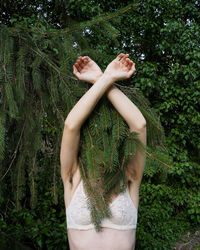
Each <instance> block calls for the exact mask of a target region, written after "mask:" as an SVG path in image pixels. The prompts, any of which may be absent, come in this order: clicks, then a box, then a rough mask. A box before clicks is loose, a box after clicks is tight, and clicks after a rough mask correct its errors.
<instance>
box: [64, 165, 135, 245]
mask: <svg viewBox="0 0 200 250" xmlns="http://www.w3.org/2000/svg"><path fill="white" fill-rule="evenodd" d="M127 178H128V176H127ZM128 180H129V178H128ZM80 182H81V175H80V170H79V168H77V170H76V172H75V174H74V176H73V181H72V184H71V183H70V182H66V183H65V185H64V201H65V208H68V207H69V205H70V202H71V200H72V197H73V195H74V193H75V191H76V189H77V187H78V186H79V184H80ZM128 191H129V194H130V197H131V200H132V202H133V204H134V206H135V207H136V208H137V209H138V201H139V195H138V194H139V187H138V185H137V184H136V183H135V182H133V181H131V182H129V185H128ZM116 198H117V195H115V196H113V197H112V201H114V200H115V199H116ZM135 234H136V229H131V230H116V229H112V228H106V227H104V228H103V231H102V232H99V233H96V231H95V229H90V230H77V229H71V228H69V229H68V239H69V245H70V249H71V250H86V249H87V250H90V249H91V250H94V249H95V250H97V249H104V250H107V249H108V250H117V249H120V250H132V249H134V245H135ZM102 247H103V248H102Z"/></svg>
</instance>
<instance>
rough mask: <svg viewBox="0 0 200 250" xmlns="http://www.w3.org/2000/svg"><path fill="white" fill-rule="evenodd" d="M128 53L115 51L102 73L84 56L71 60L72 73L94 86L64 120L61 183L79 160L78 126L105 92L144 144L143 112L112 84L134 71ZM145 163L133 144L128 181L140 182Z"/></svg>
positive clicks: (67, 178)
mask: <svg viewBox="0 0 200 250" xmlns="http://www.w3.org/2000/svg"><path fill="white" fill-rule="evenodd" d="M128 56H129V55H128V54H120V55H118V56H117V57H116V58H115V59H114V60H113V61H112V62H111V63H110V64H109V65H108V66H107V68H106V70H105V72H104V73H102V71H101V69H100V68H99V66H98V65H97V64H96V63H95V62H94V61H93V60H91V59H90V58H89V57H87V56H85V57H79V58H78V60H77V61H76V63H75V64H74V66H73V69H74V74H75V75H76V76H77V78H78V79H79V80H83V81H87V82H90V83H91V84H93V86H92V87H91V88H90V89H89V90H88V91H87V92H86V93H85V94H84V95H83V96H82V97H81V98H80V100H79V101H78V102H77V103H76V105H75V106H74V107H73V108H72V110H71V111H70V112H69V114H68V116H67V118H66V120H65V124H64V130H63V136H62V142H61V151H60V162H61V177H62V180H63V183H64V184H65V182H66V181H69V170H70V169H71V168H72V167H73V166H77V164H78V159H77V155H78V148H79V141H80V128H81V126H82V125H83V123H84V122H85V120H86V119H87V117H88V116H89V114H90V113H91V112H92V110H93V109H94V107H95V106H96V104H97V103H98V101H99V99H100V98H101V97H102V96H103V95H104V94H106V96H107V97H108V99H109V100H110V101H111V103H112V104H113V106H114V107H115V109H116V110H117V111H118V112H119V114H120V115H121V116H122V117H123V118H124V120H125V121H126V122H127V124H128V126H129V128H130V130H131V131H136V132H138V133H139V135H140V140H141V141H142V142H143V143H144V144H145V145H146V121H145V119H144V117H143V115H142V113H141V112H140V110H139V109H138V108H137V107H136V105H135V104H134V103H132V102H131V100H130V99H129V98H128V97H127V96H126V95H125V94H124V93H123V92H121V91H120V90H119V89H118V88H117V87H115V86H113V83H114V82H116V81H119V80H124V79H128V78H129V77H131V75H132V74H133V73H134V72H135V64H134V63H133V62H132V61H131V60H130V59H129V58H128ZM144 163H145V156H144V155H143V154H142V153H140V151H139V150H137V148H136V154H135V156H134V158H133V159H132V160H131V162H130V164H129V166H128V167H130V168H135V169H136V171H137V174H136V176H137V178H136V180H130V181H136V182H137V183H138V184H139V185H140V182H141V179H142V175H143V169H144Z"/></svg>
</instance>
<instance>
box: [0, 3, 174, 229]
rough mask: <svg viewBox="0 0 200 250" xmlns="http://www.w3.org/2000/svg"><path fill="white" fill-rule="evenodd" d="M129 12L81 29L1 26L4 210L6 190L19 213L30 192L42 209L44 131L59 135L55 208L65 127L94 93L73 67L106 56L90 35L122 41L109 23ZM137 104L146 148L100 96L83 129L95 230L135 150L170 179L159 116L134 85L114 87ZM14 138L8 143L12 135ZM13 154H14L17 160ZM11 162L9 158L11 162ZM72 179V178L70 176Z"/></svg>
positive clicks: (82, 158)
mask: <svg viewBox="0 0 200 250" xmlns="http://www.w3.org/2000/svg"><path fill="white" fill-rule="evenodd" d="M133 7H134V6H133V5H129V6H126V8H123V9H120V10H119V11H117V12H115V13H114V14H109V15H101V16H97V17H96V18H94V19H93V20H92V21H87V22H82V23H76V24H74V25H72V26H68V27H66V28H64V29H60V30H57V29H54V28H53V27H52V26H51V25H48V24H47V23H46V22H45V21H44V22H40V23H38V24H36V25H32V20H30V22H29V21H27V19H26V20H24V22H21V24H19V23H17V24H16V25H14V26H13V27H10V28H8V27H7V26H4V25H1V31H0V62H1V67H0V84H1V85H0V86H1V97H0V100H1V106H0V114H1V116H0V125H1V127H0V162H1V170H0V171H1V181H2V182H1V190H0V191H1V195H0V197H1V204H4V203H5V198H4V197H5V195H4V194H5V193H6V189H7V188H8V185H5V183H9V185H10V187H11V188H12V193H13V194H15V197H14V199H15V203H16V206H17V209H19V210H20V209H21V208H22V203H23V201H24V200H25V198H26V195H27V186H28V187H29V192H30V200H29V203H30V206H31V208H34V207H35V205H36V203H37V198H38V195H37V189H38V187H37V180H38V179H39V178H40V175H39V174H40V171H41V167H42V166H40V164H39V159H40V158H41V157H42V158H46V157H47V158H48V157H49V155H48V152H47V149H46V148H45V150H43V143H44V141H45V140H46V139H45V136H46V134H45V132H47V131H48V128H47V126H50V128H52V129H53V130H54V132H55V136H54V137H52V138H49V139H48V140H47V141H48V143H49V147H50V148H51V150H50V153H51V154H53V156H54V160H53V161H55V164H54V170H53V176H52V179H53V186H52V197H53V200H54V202H55V203H57V200H58V197H57V182H58V179H59V177H60V171H59V168H57V167H56V166H58V164H59V163H58V162H59V146H58V145H60V142H61V133H62V130H63V125H64V120H65V118H66V116H67V114H68V113H69V111H70V110H71V109H72V107H73V106H74V105H75V104H76V102H77V101H78V100H79V99H80V97H81V96H82V95H83V94H84V93H85V92H86V91H87V90H88V88H89V87H90V86H89V85H88V84H85V85H84V84H83V83H80V82H79V81H77V79H75V77H74V76H73V75H72V65H73V63H74V62H75V60H76V58H77V57H78V56H79V55H83V54H84V55H86V54H87V55H89V56H91V57H92V58H94V59H95V58H96V57H97V56H101V52H99V53H98V51H94V50H91V49H90V48H89V46H88V43H87V37H86V33H87V32H90V31H92V28H93V27H95V26H96V25H99V26H100V27H101V29H102V28H103V29H104V31H105V34H106V35H109V36H110V38H111V39H113V42H116V39H115V37H116V36H117V34H118V31H117V30H116V28H114V27H113V26H112V24H111V23H110V20H113V19H115V18H120V16H121V15H122V14H123V13H125V12H126V11H128V10H130V9H131V8H133ZM116 85H117V86H118V87H119V88H120V89H121V90H122V91H124V93H126V94H127V95H128V97H129V98H130V99H131V100H132V102H134V103H135V104H136V105H137V107H138V108H139V109H140V110H141V112H142V113H143V115H144V117H145V119H146V121H147V136H148V138H147V146H146V147H145V146H144V145H143V144H142V143H141V142H140V140H139V139H138V134H137V133H136V132H132V133H131V132H130V131H129V128H128V126H127V124H126V123H125V122H124V121H123V119H122V118H121V117H120V115H119V114H118V112H117V111H116V110H115V109H114V108H113V107H112V105H111V104H110V103H109V102H108V100H107V99H106V98H105V97H103V98H102V99H101V100H100V102H99V103H98V104H97V106H96V107H95V109H94V111H93V112H92V114H91V115H90V117H89V118H88V119H87V121H86V122H85V124H84V125H83V127H82V129H81V142H80V150H79V163H80V171H81V177H82V179H83V182H84V186H85V189H86V192H87V194H88V207H89V208H90V210H91V219H92V222H93V223H94V224H95V227H96V230H97V231H100V230H101V221H102V219H103V218H106V217H109V216H111V213H110V210H109V206H108V205H109V202H110V198H111V195H112V194H114V193H115V194H119V193H120V192H124V191H125V189H126V186H127V179H126V169H127V162H128V160H129V159H130V157H134V153H135V147H136V146H137V147H139V148H140V149H141V151H142V152H143V153H145V154H146V156H147V160H146V168H149V167H150V166H151V167H153V168H160V171H161V172H162V173H163V174H165V175H166V173H167V171H166V170H167V168H163V166H165V167H166V166H167V167H171V159H170V157H169V156H168V154H167V149H166V148H165V146H164V145H165V135H164V130H163V128H162V126H161V123H160V120H159V118H158V116H157V114H156V113H155V112H154V111H153V109H152V108H151V107H150V103H149V102H148V100H147V99H146V98H145V97H144V96H143V95H142V93H141V92H140V91H139V89H137V88H135V87H134V86H133V85H130V86H128V87H125V86H123V85H119V84H116ZM8 134H9V135H11V137H10V138H7V135H8ZM13 152H14V153H13ZM7 159H11V161H8V160H7ZM71 174H72V173H71Z"/></svg>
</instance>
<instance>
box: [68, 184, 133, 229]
mask: <svg viewBox="0 0 200 250" xmlns="http://www.w3.org/2000/svg"><path fill="white" fill-rule="evenodd" d="M86 201H87V197H86V194H85V192H84V188H83V181H82V180H81V182H80V183H79V185H78V187H77V188H76V190H75V192H74V195H73V197H72V200H71V202H70V205H69V206H68V208H66V219H67V228H68V229H69V228H73V229H79V230H88V229H94V224H92V223H91V219H90V211H89V209H88V207H87V202H86ZM109 206H110V209H111V212H112V217H111V218H110V219H108V218H105V219H104V220H102V223H101V226H102V227H108V228H113V229H118V230H128V229H136V226H137V208H136V207H135V205H134V203H133V201H132V199H131V197H130V194H129V190H128V187H127V189H126V191H125V192H124V193H120V194H119V195H118V196H117V198H115V199H114V201H112V202H111V203H110V205H109Z"/></svg>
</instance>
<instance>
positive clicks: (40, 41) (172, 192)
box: [0, 0, 200, 249]
mask: <svg viewBox="0 0 200 250" xmlns="http://www.w3.org/2000/svg"><path fill="white" fill-rule="evenodd" d="M128 4H131V5H128ZM124 7H126V8H125V9H127V10H128V11H126V12H124V13H123V11H124V9H121V8H124ZM199 7H200V3H199V1H194V0H192V1H190V2H188V1H184V0H183V1H181V0H170V1H164V0H163V1H162V0H159V1H158V0H152V1H148V0H145V1H137V2H132V1H123V2H121V1H110V2H109V1H92V0H88V1H74V0H72V1H71V0H70V1H68V2H64V1H42V0H41V1H34V2H32V3H31V4H30V3H28V2H24V1H14V2H12V4H11V3H10V4H9V1H1V12H0V13H1V20H0V21H1V40H0V43H1V44H0V47H1V51H2V50H6V49H7V50H8V51H10V49H13V51H18V54H17V56H16V55H15V54H7V57H6V58H2V53H1V66H0V68H1V69H0V70H1V71H0V72H1V74H2V75H5V74H4V73H5V67H4V65H5V62H6V63H8V62H9V61H10V60H12V59H13V58H15V57H16V58H19V60H18V61H17V62H16V64H18V65H21V66H20V67H19V68H21V69H22V70H21V72H12V70H11V69H9V68H6V70H7V74H6V75H7V76H8V79H7V82H8V85H7V87H6V89H5V90H3V89H2V86H5V85H3V83H4V82H5V79H4V78H3V77H1V78H0V84H1V85H0V89H1V96H0V114H1V115H0V125H1V127H0V145H1V146H0V157H1V162H0V164H1V170H0V172H1V196H0V197H1V198H0V206H1V216H0V220H1V226H0V238H1V244H2V248H3V247H5V248H6V249H30V248H35V249H45V248H47V249H66V246H67V245H68V241H67V234H66V224H65V211H64V202H63V186H62V183H61V178H60V165H59V149H60V140H61V134H62V129H63V121H64V119H65V117H66V115H67V113H68V111H69V110H70V107H67V106H66V107H65V105H66V104H67V103H66V100H65V95H67V94H68V95H69V91H70V90H69V89H66V90H65V91H66V92H65V93H60V92H59V91H58V92H55V91H52V90H55V89H56V88H55V86H56V85H59V86H60V85H62V84H63V86H62V89H65V88H64V87H65V84H64V82H65V79H67V77H72V74H71V72H70V71H69V70H68V71H67V69H68V68H69V67H70V65H72V64H73V63H74V61H75V59H76V58H77V55H84V54H85V53H86V52H87V54H88V55H89V56H91V57H92V58H93V59H94V60H96V61H97V62H98V63H99V64H100V65H101V66H102V68H105V66H106V65H107V63H108V62H109V61H110V60H111V59H112V58H114V56H116V55H117V54H118V53H119V52H125V53H129V54H130V55H131V59H132V60H133V61H134V62H135V63H136V69H137V74H136V77H135V78H134V79H132V80H130V83H129V84H134V85H135V87H137V88H139V89H140V90H141V91H142V92H143V94H144V95H145V96H146V97H147V98H148V99H149V101H150V103H151V105H152V108H153V109H154V110H155V112H157V114H158V115H159V117H160V121H161V123H162V125H163V127H164V129H165V134H166V139H167V141H166V146H167V148H168V150H169V153H170V155H171V157H172V158H173V160H174V169H172V170H168V173H167V175H165V176H163V172H162V171H160V169H159V168H154V167H153V166H151V167H150V168H146V169H145V174H144V178H143V182H142V185H141V191H140V207H139V220H138V229H137V243H136V248H137V249H172V247H173V244H174V241H175V240H176V239H177V237H178V236H179V235H180V234H181V233H182V232H184V231H185V230H191V229H193V228H195V227H197V226H198V225H199V223H200V205H199V204H200V193H199V184H200V178H199V175H200V162H199V158H200V142H199V135H200V133H199V132H200V129H199V127H200V114H199V100H200V78H199V66H200V40H199V37H200V31H199V30H200V29H199V23H200V14H199ZM117 11H119V12H117ZM106 13H108V15H106ZM111 17H112V18H111ZM109 18H110V19H109ZM100 21H101V22H100ZM85 22H86V23H85ZM72 24H73V25H74V26H72ZM70 27H73V28H74V30H73V32H72V30H71V31H70ZM86 27H87V28H86ZM3 31H4V32H3ZM5 31H7V32H5ZM57 31H59V32H61V33H62V32H63V41H65V44H66V53H65V54H61V53H60V52H61V51H60V45H59V39H58V37H57V33H56V32H57ZM53 32H55V34H54V33H53ZM50 33H51V34H54V35H53V36H51V38H52V37H53V38H52V39H49V40H48V39H47V38H48V34H50ZM61 33H59V34H61ZM9 34H11V36H10V35H9ZM45 34H46V35H45ZM80 34H81V35H80ZM9 37H12V39H10V38H9ZM16 37H18V38H19V37H20V38H21V39H23V38H24V37H25V39H27V40H26V41H28V42H32V44H31V46H30V44H29V43H26V42H25V41H23V40H22V41H21V44H22V43H23V44H26V46H21V44H20V39H18V41H19V44H17V45H16V43H14V42H13V41H14V39H16ZM71 44H74V46H75V49H71V47H70V45H71ZM13 45H15V47H12V46H13ZM29 48H35V52H34V51H31V52H30V51H29ZM37 49H38V50H37ZM94 51H95V53H94ZM29 53H35V54H37V53H41V61H36V60H34V59H35V58H36V57H35V58H34V57H33V58H32V60H30V57H25V55H27V54H29ZM58 56H59V58H62V60H63V61H65V62H66V64H68V65H66V67H65V68H59V65H58V64H57V61H56V58H57V57H58ZM49 58H50V59H51V60H50V61H48V59H49ZM24 60H30V61H26V64H28V63H29V65H30V66H29V68H24V66H23V65H24ZM2 62H4V63H2ZM44 62H45V63H44ZM52 62H53V64H52ZM41 65H42V66H41ZM37 67H38V71H39V72H43V74H39V73H38V71H37ZM48 69H50V70H52V69H53V70H55V71H59V72H61V74H60V75H59V77H58V78H57V79H55V78H54V79H53V81H52V80H51V79H49V81H47V82H46V83H45V84H43V85H42V90H40V84H37V83H39V82H40V83H41V82H43V80H44V79H45V72H47V70H48ZM22 73H23V74H22ZM13 75H15V76H17V77H16V78H13ZM52 77H53V76H52ZM20 79H21V80H20ZM30 79H33V84H31V82H30ZM22 80H24V81H22ZM52 82H53V83H54V85H53V87H52ZM9 83H10V84H9ZM76 84H77V86H79V87H80V89H81V87H82V85H81V84H80V83H78V82H77V83H76ZM82 84H83V83H82ZM126 84H127V81H126ZM16 85H17V86H18V88H15V87H14V86H16ZM23 86H25V96H24V97H23V98H22V95H21V92H20V89H21V88H23ZM33 92H34V93H35V95H34V98H36V99H37V96H38V98H39V97H40V98H41V99H42V100H44V103H42V104H41V106H36V105H35V104H36V103H37V101H36V100H34V99H33V96H30V95H29V94H30V93H33ZM2 93H5V95H6V98H7V99H6V98H5V96H4V95H3V94H2ZM44 93H46V94H44ZM81 93H82V92H81ZM81 93H77V95H80V94H81ZM41 95H42V96H41ZM5 100H8V101H7V102H5ZM11 100H12V101H11ZM55 100H56V101H55ZM70 100H71V105H73V104H74V102H73V101H74V99H73V98H72V97H71V98H70ZM48 102H49V104H48ZM9 103H10V105H9ZM16 103H17V104H16ZM52 104H53V105H54V108H52ZM42 105H46V106H45V107H44V109H45V111H46V110H48V112H41V107H42ZM3 110H6V112H5V111H4V112H3ZM41 114H42V115H41ZM33 118H34V119H35V120H33ZM30 124H31V126H30ZM33 124H34V126H33ZM41 127H42V131H43V133H42V136H41V135H39V134H38V133H37V131H38V129H41ZM28 128H29V129H28ZM24 131H26V133H24ZM22 152H23V153H26V158H25V159H26V160H25V161H22V159H23V158H22V157H20V156H21V154H22ZM35 152H37V153H36V154H35ZM22 170H23V171H22ZM17 173H22V176H19V175H18V174H17ZM12 179H15V180H16V181H17V184H16V186H11V183H12V181H11V180H12ZM23 179H26V180H27V182H26V183H24V182H23ZM33 185H37V193H34V194H33V193H32V192H33V190H34V189H33V188H31V187H32V186H33ZM20 190H25V192H26V195H25V196H20V194H23V193H24V192H20ZM16 191H17V192H16ZM16 194H18V195H19V197H16ZM36 200H37V202H36Z"/></svg>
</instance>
